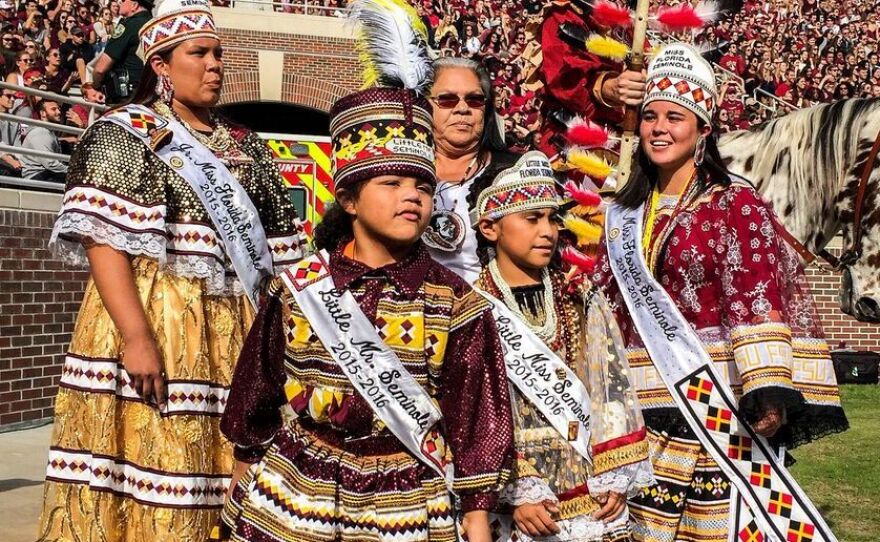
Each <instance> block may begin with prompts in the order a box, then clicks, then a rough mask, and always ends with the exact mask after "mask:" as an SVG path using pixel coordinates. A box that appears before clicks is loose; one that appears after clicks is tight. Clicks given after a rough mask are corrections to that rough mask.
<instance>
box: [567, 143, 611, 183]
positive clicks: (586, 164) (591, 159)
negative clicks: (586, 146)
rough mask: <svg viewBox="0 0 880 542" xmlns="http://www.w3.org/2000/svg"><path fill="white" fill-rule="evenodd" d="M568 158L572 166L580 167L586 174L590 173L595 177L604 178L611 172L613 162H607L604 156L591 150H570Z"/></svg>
mask: <svg viewBox="0 0 880 542" xmlns="http://www.w3.org/2000/svg"><path fill="white" fill-rule="evenodd" d="M566 158H567V160H568V164H569V165H570V166H572V167H573V168H576V169H579V170H580V171H582V172H583V173H584V174H585V175H589V176H590V177H592V178H594V179H604V178H605V177H607V176H608V175H610V174H611V164H609V163H608V162H606V161H605V159H604V158H602V157H600V156H597V155H595V154H593V153H591V152H585V151H582V150H580V149H572V150H570V151H568V156H567V157H566Z"/></svg>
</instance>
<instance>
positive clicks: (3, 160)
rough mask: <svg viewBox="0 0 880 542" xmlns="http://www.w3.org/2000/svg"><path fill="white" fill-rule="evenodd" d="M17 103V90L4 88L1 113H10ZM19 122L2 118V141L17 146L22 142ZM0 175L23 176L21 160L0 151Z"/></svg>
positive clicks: (0, 132)
mask: <svg viewBox="0 0 880 542" xmlns="http://www.w3.org/2000/svg"><path fill="white" fill-rule="evenodd" d="M14 105H15V92H13V91H11V90H8V89H3V90H2V91H0V113H9V112H10V111H11V110H12V108H13V106H14ZM20 131H21V126H20V125H19V123H17V122H14V121H9V120H5V119H0V143H2V144H4V145H8V146H10V147H15V146H18V145H20V144H21V141H20V138H19V134H20ZM0 175H8V176H12V177H21V162H19V161H18V159H17V158H16V157H15V156H14V155H12V154H10V153H8V152H5V151H0Z"/></svg>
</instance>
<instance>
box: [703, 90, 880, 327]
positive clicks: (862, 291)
mask: <svg viewBox="0 0 880 542" xmlns="http://www.w3.org/2000/svg"><path fill="white" fill-rule="evenodd" d="M878 132H880V99H876V98H875V99H870V100H857V99H853V100H844V101H841V102H837V103H834V104H822V105H818V106H815V107H811V108H809V109H803V110H800V111H797V112H795V113H792V114H790V115H787V116H785V117H782V118H779V119H776V120H774V121H772V122H770V123H768V124H767V125H765V126H762V127H758V128H752V129H751V130H750V131H748V132H745V131H743V132H733V133H731V134H726V135H724V136H723V137H722V138H721V140H720V141H719V149H720V151H721V155H722V157H723V158H724V159H725V162H726V163H727V164H728V166H729V167H730V169H731V171H732V172H734V173H736V174H738V175H741V176H743V177H745V178H747V179H749V180H750V181H752V182H753V183H754V184H755V186H756V187H757V188H758V190H759V191H760V192H761V194H762V195H763V196H764V198H765V199H766V200H767V201H768V202H769V203H770V204H772V205H773V208H774V210H775V211H776V213H777V215H778V216H779V218H780V221H781V222H782V224H783V226H785V228H786V229H787V230H788V231H789V232H790V233H791V234H792V235H793V236H794V237H795V238H796V239H797V240H798V241H800V242H801V243H803V245H804V246H806V247H807V248H808V249H809V250H811V251H813V252H814V253H815V252H818V251H820V250H821V249H823V248H824V247H825V246H826V245H827V244H828V243H829V242H830V241H831V240H832V239H833V238H834V236H835V235H836V234H837V232H839V231H840V230H841V229H842V230H843V246H844V249H845V251H849V254H845V256H846V257H845V258H844V265H843V267H842V270H843V279H842V283H841V289H840V308H841V310H843V312H845V313H847V314H850V315H852V316H854V317H855V318H857V319H858V320H861V321H865V322H880V157H877V159H876V160H875V161H874V164H873V166H872V167H871V171H870V173H869V177H868V182H867V185H866V189H865V197H864V201H863V204H862V215H861V220H860V224H861V229H862V231H861V238H860V239H857V240H856V243H855V245H854V242H853V238H854V231H855V228H853V223H854V220H855V212H854V211H855V207H856V195H857V192H858V186H859V181H860V177H861V175H862V172H863V170H864V169H865V165H866V163H867V161H868V158H869V156H870V155H871V150H872V148H873V145H874V141H875V139H876V138H877V136H878ZM850 249H852V250H850Z"/></svg>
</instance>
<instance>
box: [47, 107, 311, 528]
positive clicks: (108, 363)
mask: <svg viewBox="0 0 880 542" xmlns="http://www.w3.org/2000/svg"><path fill="white" fill-rule="evenodd" d="M218 129H220V130H224V131H225V134H227V135H228V138H227V139H226V142H225V144H224V145H223V148H222V152H220V151H218V150H215V149H212V150H215V154H217V155H218V156H221V155H222V156H223V157H226V158H223V160H225V161H226V165H227V167H228V168H229V170H230V171H231V173H232V174H233V176H234V177H235V178H236V179H237V180H238V181H239V183H240V184H241V185H242V187H243V188H244V190H245V191H246V192H247V194H248V196H249V197H250V198H251V200H252V201H253V203H254V205H255V207H256V208H257V210H258V211H259V215H260V219H261V221H262V224H263V227H264V229H265V231H266V235H267V240H268V247H266V250H269V251H270V252H271V254H272V255H273V259H274V264H275V266H276V270H277V269H280V268H283V267H284V266H286V265H290V264H293V263H295V262H296V261H297V260H298V259H299V258H300V257H301V255H302V243H303V239H304V238H303V234H302V228H301V224H300V223H299V221H298V220H297V218H296V213H295V211H294V209H293V206H292V204H291V203H290V201H289V200H288V198H287V195H286V193H285V189H284V185H283V181H282V179H281V176H280V174H279V173H278V170H277V169H276V168H275V166H274V164H273V163H272V160H271V155H270V154H269V151H268V149H267V148H266V146H265V144H264V143H263V142H262V141H261V140H260V139H259V138H258V137H257V136H256V135H255V134H253V133H251V132H249V131H246V130H243V129H240V128H235V127H230V126H227V125H225V124H221V125H220V126H219V127H218ZM199 136H200V137H206V136H204V135H202V134H199ZM93 245H107V246H109V247H112V248H114V249H116V250H118V251H120V252H123V253H125V254H127V255H128V256H129V258H130V261H131V269H132V273H133V276H134V282H135V286H136V288H137V292H138V295H139V296H140V298H141V301H142V303H143V306H144V310H145V313H146V316H147V320H148V322H149V324H150V326H151V329H152V333H153V337H154V339H155V341H156V345H157V346H158V349H159V352H160V354H161V357H162V362H163V370H164V372H165V375H166V376H165V378H166V382H167V388H168V404H167V409H166V410H165V411H163V412H159V410H158V409H157V408H156V407H155V406H153V405H149V404H146V403H145V402H144V401H143V400H142V399H141V397H140V396H139V395H138V394H137V392H136V391H135V390H134V389H133V388H132V386H131V382H130V378H129V376H128V374H127V373H126V372H125V369H124V368H123V363H122V360H121V353H122V352H123V349H124V345H123V343H122V338H121V336H120V333H119V331H118V330H117V328H116V326H115V325H114V323H113V320H112V319H111V317H110V314H109V313H108V311H107V309H106V307H105V305H104V302H103V301H102V298H101V296H100V295H99V293H98V291H97V289H96V287H95V284H94V283H93V282H91V281H90V282H89V284H88V286H87V289H86V292H85V298H84V300H83V304H82V308H81V309H80V313H79V316H78V318H77V322H76V327H75V329H74V334H73V339H72V342H71V344H70V348H69V350H68V352H67V358H66V360H65V364H64V368H63V372H62V376H61V383H60V390H59V392H58V397H57V400H56V403H55V429H54V434H53V437H52V444H51V447H50V451H49V464H48V468H47V476H46V478H47V482H46V492H45V499H44V505H43V515H42V519H41V526H40V533H39V539H40V540H82V541H102V542H104V541H137V542H144V541H150V540H177V541H181V542H183V541H193V542H202V541H204V540H205V539H206V538H207V536H208V534H209V532H210V529H211V527H212V526H213V525H214V524H215V523H216V522H217V520H218V518H219V514H220V509H221V507H222V504H223V500H224V495H225V488H226V486H227V485H228V483H229V477H230V473H231V470H232V466H233V458H232V449H231V446H230V445H229V443H228V442H227V441H226V439H224V438H223V436H222V434H221V433H220V428H219V425H220V415H222V414H223V410H224V407H225V405H226V398H227V395H228V390H229V386H230V384H231V381H232V374H233V370H234V365H235V360H236V359H237V358H238V354H239V351H240V350H241V345H242V344H243V342H244V339H245V336H246V334H247V331H248V329H249V327H250V323H251V321H252V319H253V314H254V311H253V309H252V307H251V305H250V303H249V302H248V300H247V299H246V297H245V296H244V295H243V294H242V293H241V290H242V289H241V285H240V284H239V283H238V280H237V279H236V278H235V274H234V272H233V271H232V268H231V265H230V262H229V260H228V258H227V256H226V253H225V251H224V246H223V241H222V239H221V237H220V235H219V234H218V232H217V230H216V228H215V226H214V224H213V223H212V221H211V219H210V218H209V215H208V213H207V211H206V210H205V209H204V208H203V207H202V204H201V203H200V201H199V198H198V196H197V195H196V194H195V192H194V191H193V189H192V188H191V187H190V185H189V184H188V183H187V181H186V180H184V179H183V178H181V177H179V176H178V173H176V172H175V171H174V170H172V169H171V168H170V167H169V166H167V165H165V163H164V162H162V161H161V160H160V159H159V158H158V157H157V156H156V155H155V154H154V153H153V152H152V151H150V150H149V149H148V148H147V147H146V146H145V145H143V144H142V143H141V142H140V141H139V140H138V139H136V138H135V137H134V136H133V135H131V134H130V133H128V131H127V130H126V129H125V128H122V127H120V126H117V125H115V124H111V123H108V122H100V123H96V124H95V125H93V126H92V127H91V128H89V129H88V130H87V131H86V132H85V134H84V135H83V137H82V139H81V140H80V143H79V146H78V148H77V152H75V153H74V155H73V156H72V158H71V162H70V170H69V173H68V182H67V189H66V193H65V195H64V204H63V207H62V209H61V212H60V214H59V216H58V219H57V221H56V224H55V229H54V231H53V233H52V240H51V246H52V248H53V249H54V250H55V251H56V252H57V253H60V254H61V255H62V256H63V257H64V258H65V259H66V260H67V261H69V262H72V263H75V264H85V263H86V262H87V260H86V258H85V248H86V247H89V246H93ZM108 295H112V292H110V293H109V294H108Z"/></svg>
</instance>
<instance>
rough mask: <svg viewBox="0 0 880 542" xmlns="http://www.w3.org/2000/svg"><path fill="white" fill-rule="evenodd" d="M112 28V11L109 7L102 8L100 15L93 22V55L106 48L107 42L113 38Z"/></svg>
mask: <svg viewBox="0 0 880 542" xmlns="http://www.w3.org/2000/svg"><path fill="white" fill-rule="evenodd" d="M113 28H114V23H113V11H112V10H111V9H110V8H109V7H105V8H102V9H101V15H100V16H99V17H98V20H97V21H95V36H96V39H97V41H96V44H95V54H100V53H101V52H102V51H103V50H104V47H106V46H107V42H108V41H109V40H110V38H111V37H112V36H113Z"/></svg>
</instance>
